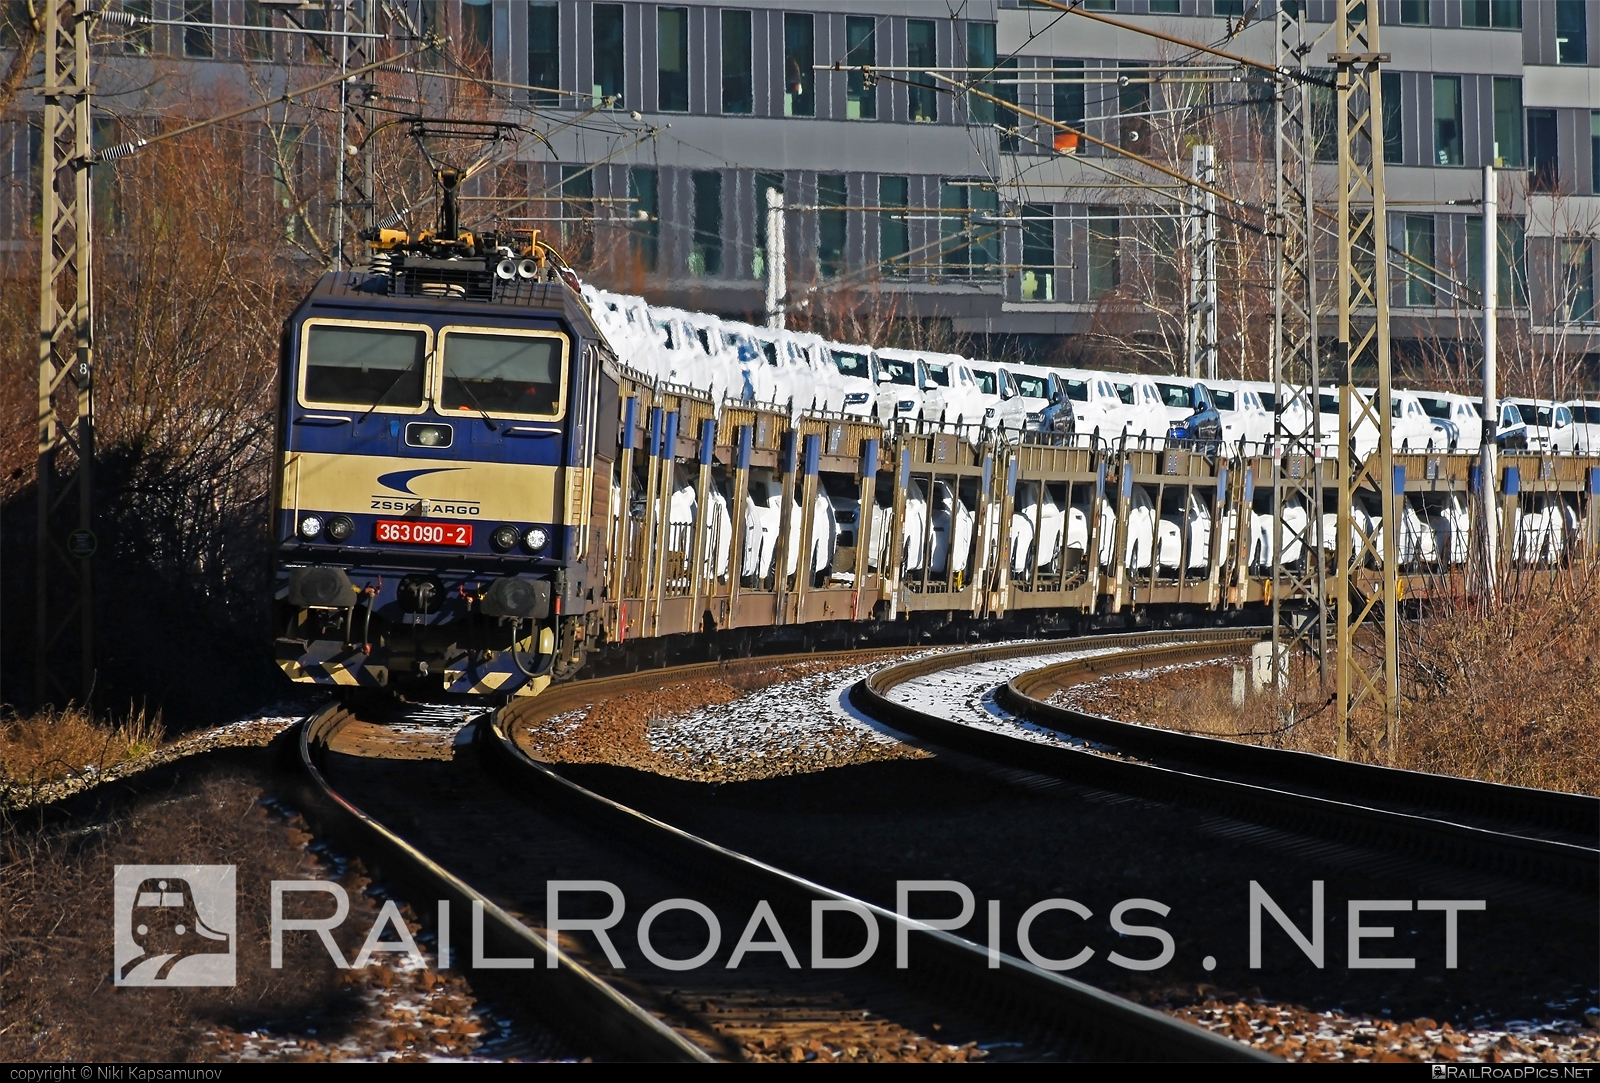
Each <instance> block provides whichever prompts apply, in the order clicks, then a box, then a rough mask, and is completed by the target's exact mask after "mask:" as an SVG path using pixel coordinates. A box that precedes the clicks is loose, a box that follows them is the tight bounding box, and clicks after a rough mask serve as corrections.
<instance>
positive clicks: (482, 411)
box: [450, 372, 496, 432]
mask: <svg viewBox="0 0 1600 1083" xmlns="http://www.w3.org/2000/svg"><path fill="white" fill-rule="evenodd" d="M450 378H451V379H452V380H454V381H455V382H456V383H457V384H458V385H460V387H461V390H463V391H465V392H466V393H467V398H469V399H471V400H472V405H473V406H475V407H477V410H478V413H479V414H480V415H482V417H483V423H484V425H485V426H487V427H488V429H489V431H490V432H495V431H496V429H495V424H494V421H493V419H491V418H490V417H489V411H487V410H485V409H484V408H483V404H482V403H480V402H479V401H478V396H476V395H474V394H473V393H472V388H470V387H468V386H467V381H465V380H463V379H462V378H461V377H459V376H457V375H456V374H455V373H453V372H452V373H450Z"/></svg>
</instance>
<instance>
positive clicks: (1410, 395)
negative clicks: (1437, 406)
mask: <svg viewBox="0 0 1600 1083" xmlns="http://www.w3.org/2000/svg"><path fill="white" fill-rule="evenodd" d="M1365 393H1366V394H1367V396H1368V398H1371V396H1372V395H1373V394H1375V393H1376V392H1375V389H1373V390H1368V391H1366V392H1365ZM1389 417H1390V423H1389V424H1390V427H1391V430H1392V432H1391V435H1390V439H1391V440H1392V441H1393V445H1392V446H1393V447H1394V449H1395V450H1396V451H1402V452H1404V451H1444V450H1446V449H1448V448H1449V446H1450V435H1449V433H1447V432H1446V431H1445V429H1444V426H1442V425H1439V424H1437V423H1436V422H1435V421H1434V419H1433V418H1431V417H1429V416H1428V412H1427V411H1426V410H1424V409H1423V408H1422V401H1421V399H1420V398H1419V397H1418V395H1417V393H1416V392H1415V391H1391V392H1389Z"/></svg>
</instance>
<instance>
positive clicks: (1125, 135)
mask: <svg viewBox="0 0 1600 1083" xmlns="http://www.w3.org/2000/svg"><path fill="white" fill-rule="evenodd" d="M1117 67H1119V68H1121V69H1122V70H1123V75H1124V76H1126V77H1127V79H1128V84H1127V85H1126V86H1124V87H1123V88H1122V89H1121V90H1119V91H1118V92H1117V111H1118V113H1119V114H1120V115H1121V121H1122V125H1121V140H1122V149H1123V150H1131V151H1134V152H1136V153H1138V154H1144V155H1148V154H1150V66H1149V65H1148V64H1147V63H1145V62H1144V61H1142V60H1121V61H1118V62H1117Z"/></svg>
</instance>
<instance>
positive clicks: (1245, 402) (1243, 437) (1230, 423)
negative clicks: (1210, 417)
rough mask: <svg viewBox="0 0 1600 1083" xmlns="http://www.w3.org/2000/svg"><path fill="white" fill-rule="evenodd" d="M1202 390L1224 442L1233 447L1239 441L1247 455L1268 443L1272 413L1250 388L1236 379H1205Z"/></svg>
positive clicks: (1237, 444)
mask: <svg viewBox="0 0 1600 1083" xmlns="http://www.w3.org/2000/svg"><path fill="white" fill-rule="evenodd" d="M1206 390H1207V391H1209V392H1211V404H1212V405H1213V406H1215V407H1216V408H1217V416H1218V417H1220V418H1221V419H1222V442H1223V444H1224V445H1226V446H1227V447H1229V448H1233V449H1237V448H1238V447H1239V443H1240V441H1243V442H1244V445H1245V454H1247V455H1248V454H1251V453H1253V452H1256V451H1258V450H1260V449H1262V448H1264V447H1266V445H1267V444H1268V443H1270V442H1271V440H1272V414H1270V413H1269V412H1268V411H1267V408H1266V406H1265V405H1264V404H1263V403H1262V401H1261V399H1260V398H1259V397H1258V396H1257V394H1256V392H1255V390H1254V389H1253V388H1251V387H1250V386H1249V385H1248V384H1244V383H1240V382H1239V381H1236V380H1208V381H1206Z"/></svg>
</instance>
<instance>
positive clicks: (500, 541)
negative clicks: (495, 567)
mask: <svg viewBox="0 0 1600 1083" xmlns="http://www.w3.org/2000/svg"><path fill="white" fill-rule="evenodd" d="M489 544H490V545H492V546H494V550H495V552H497V553H504V552H506V551H507V550H508V549H510V548H511V547H512V546H514V545H516V544H517V528H516V527H514V526H512V525H511V524H510V523H507V524H506V525H505V526H497V527H495V528H494V533H493V534H490V535H489Z"/></svg>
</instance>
